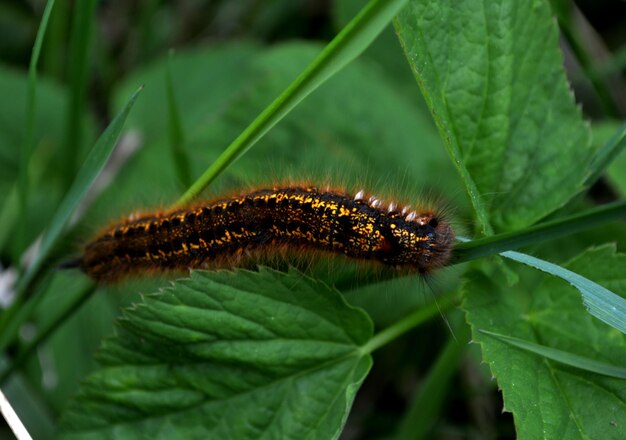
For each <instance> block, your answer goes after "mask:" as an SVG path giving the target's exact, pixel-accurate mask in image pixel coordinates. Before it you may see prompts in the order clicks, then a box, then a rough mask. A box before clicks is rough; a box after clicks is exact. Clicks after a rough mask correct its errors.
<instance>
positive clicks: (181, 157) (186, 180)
mask: <svg viewBox="0 0 626 440" xmlns="http://www.w3.org/2000/svg"><path fill="white" fill-rule="evenodd" d="M173 56H174V51H172V50H170V53H169V56H168V59H167V70H166V72H165V83H166V84H165V85H166V90H167V113H168V122H169V138H170V152H171V154H172V159H173V160H174V167H175V169H176V174H177V175H178V180H180V182H181V183H182V184H183V186H184V187H185V188H189V186H191V184H192V180H191V166H190V164H189V157H188V155H187V153H186V152H185V149H184V145H185V134H184V132H183V124H182V122H181V119H180V112H179V111H178V104H177V103H176V95H175V94H174V79H173V78H172V57H173Z"/></svg>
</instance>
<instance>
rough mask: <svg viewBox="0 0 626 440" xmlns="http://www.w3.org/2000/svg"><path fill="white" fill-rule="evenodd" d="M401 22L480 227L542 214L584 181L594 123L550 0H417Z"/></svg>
mask: <svg viewBox="0 0 626 440" xmlns="http://www.w3.org/2000/svg"><path fill="white" fill-rule="evenodd" d="M395 24H396V30H397V32H398V34H399V37H400V41H401V43H402V45H403V47H404V50H405V52H406V56H407V58H408V60H409V63H410V64H411V67H412V69H413V72H414V74H415V76H416V78H417V81H418V83H419V85H420V88H421V89H422V93H423V94H424V96H425V98H426V102H427V103H428V105H429V107H430V109H431V112H432V114H433V116H434V118H435V122H436V123H437V126H438V128H439V131H440V134H441V136H442V138H443V139H444V141H445V143H446V146H447V149H448V153H449V154H450V156H451V157H452V159H453V161H454V163H455V165H457V168H458V170H459V172H460V174H461V176H462V178H463V179H464V183H465V186H466V188H467V190H468V193H469V195H470V197H471V199H472V202H473V205H474V208H475V210H476V213H477V218H478V220H479V224H480V225H481V226H482V229H483V231H486V232H488V231H489V229H490V226H493V227H494V228H495V229H496V230H508V229H518V228H521V227H524V226H526V225H529V224H532V223H535V222H536V221H538V220H539V219H541V218H543V217H545V216H546V215H548V214H550V213H551V212H553V211H554V210H555V209H557V208H559V207H561V206H563V205H564V204H565V203H566V202H567V201H568V200H569V199H570V198H571V197H572V196H573V195H574V194H575V193H577V192H578V191H580V190H581V189H582V185H583V183H584V181H585V178H586V176H587V175H588V173H589V171H588V165H589V162H590V159H591V155H592V151H593V150H592V148H591V140H590V132H589V128H588V126H587V125H586V124H585V123H584V122H583V120H582V116H581V112H580V109H579V108H578V107H577V106H576V105H575V103H574V100H573V97H572V93H571V91H570V90H569V87H568V84H567V81H566V78H565V75H564V72H563V68H562V62H563V57H562V54H561V52H560V49H559V45H558V32H557V26H556V22H555V20H554V19H553V18H552V17H551V14H550V9H549V5H548V2H546V1H542V0H523V1H515V2H512V1H484V0H471V1H466V2H462V3H459V2H456V1H452V0H447V1H439V0H423V1H413V2H411V3H410V4H409V6H408V7H407V8H405V9H404V10H403V12H402V13H401V14H400V15H399V16H398V17H397V19H396V22H395Z"/></svg>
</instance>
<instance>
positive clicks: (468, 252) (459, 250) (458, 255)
mask: <svg viewBox="0 0 626 440" xmlns="http://www.w3.org/2000/svg"><path fill="white" fill-rule="evenodd" d="M623 218H626V201H621V202H616V203H609V204H606V205H603V206H599V207H597V208H594V209H590V210H588V211H585V212H582V213H579V214H575V215H572V216H569V217H566V218H561V219H556V220H553V221H549V222H545V223H540V224H538V225H535V226H531V227H529V228H525V229H522V230H520V231H513V232H506V233H504V234H498V235H494V236H490V237H485V238H480V239H478V240H472V241H465V240H462V241H463V242H462V243H459V244H457V245H456V246H455V248H454V254H453V256H452V260H451V263H452V264H457V263H462V262H465V261H469V260H474V259H476V258H480V257H486V256H489V255H495V254H497V253H500V252H503V251H507V250H511V249H517V248H520V247H523V246H529V245H531V244H535V243H540V242H542V241H546V240H550V239H553V238H557V237H563V236H565V235H570V234H573V233H575V232H580V231H584V230H587V229H591V228H594V227H598V226H601V225H604V224H606V223H609V222H612V221H616V220H621V219H623Z"/></svg>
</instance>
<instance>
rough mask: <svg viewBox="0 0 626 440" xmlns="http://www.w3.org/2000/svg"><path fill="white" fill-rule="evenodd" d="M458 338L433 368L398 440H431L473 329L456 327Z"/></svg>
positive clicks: (403, 420) (401, 429) (404, 423)
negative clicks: (433, 429) (424, 439)
mask: <svg viewBox="0 0 626 440" xmlns="http://www.w3.org/2000/svg"><path fill="white" fill-rule="evenodd" d="M454 329H455V331H454V334H455V336H456V338H453V337H450V338H449V339H448V342H447V344H446V346H445V347H444V349H443V350H441V352H440V353H439V356H438V357H437V360H436V361H435V364H434V365H433V366H432V367H431V368H430V370H429V371H428V374H427V375H426V379H425V380H424V382H423V383H422V384H421V386H420V389H419V392H418V393H417V395H416V396H415V399H414V400H413V402H411V406H410V407H409V409H408V410H407V411H406V412H405V413H404V415H403V416H402V420H401V421H400V424H399V425H398V431H397V433H396V436H395V438H397V439H402V440H405V439H406V440H409V439H423V438H430V434H431V432H430V430H431V428H432V426H433V425H434V423H435V422H436V421H437V420H436V419H437V416H438V415H439V413H440V412H441V407H442V406H443V402H444V400H445V399H446V396H447V390H448V388H449V387H450V385H451V383H450V378H451V377H452V374H453V373H454V372H455V371H456V369H457V367H458V364H459V361H460V359H461V356H462V355H463V353H464V352H465V349H466V348H467V344H468V342H469V340H470V328H469V326H468V325H467V324H465V323H464V322H462V323H460V325H456V326H454Z"/></svg>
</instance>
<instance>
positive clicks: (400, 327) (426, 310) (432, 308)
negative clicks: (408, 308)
mask: <svg viewBox="0 0 626 440" xmlns="http://www.w3.org/2000/svg"><path fill="white" fill-rule="evenodd" d="M458 302H459V297H458V295H456V294H455V295H449V296H444V297H442V298H439V299H437V300H436V301H434V302H433V303H431V304H429V305H428V306H426V307H421V308H419V309H417V310H415V311H414V312H413V313H410V314H409V315H407V316H405V317H404V318H402V319H401V320H399V321H398V322H396V323H394V324H392V325H391V326H389V327H387V328H386V329H384V330H382V331H381V332H379V333H377V334H375V335H374V337H372V339H370V340H369V341H367V343H366V344H365V345H363V347H361V351H362V352H363V353H371V352H373V351H374V350H377V349H379V348H380V347H382V346H384V345H387V344H388V343H390V342H391V341H393V340H394V339H396V338H398V337H400V336H402V335H403V334H404V333H406V332H408V331H410V330H412V329H414V328H415V327H417V326H418V325H420V324H422V323H423V322H426V321H428V320H429V319H431V318H433V317H435V316H437V315H440V314H442V313H445V312H447V311H448V310H450V309H451V308H452V307H454V306H456V305H457V304H458Z"/></svg>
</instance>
